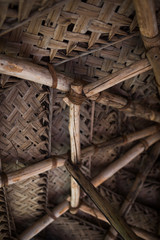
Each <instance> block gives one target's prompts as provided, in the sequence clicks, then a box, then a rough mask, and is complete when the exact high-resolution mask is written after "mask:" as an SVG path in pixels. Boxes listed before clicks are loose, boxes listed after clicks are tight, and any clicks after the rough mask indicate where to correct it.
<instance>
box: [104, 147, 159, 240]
mask: <svg viewBox="0 0 160 240" xmlns="http://www.w3.org/2000/svg"><path fill="white" fill-rule="evenodd" d="M159 153H160V142H158V143H156V144H155V145H154V146H153V148H152V150H151V151H150V153H149V155H148V156H147V157H146V158H145V161H144V163H143V166H142V168H141V169H140V172H139V173H138V174H137V176H136V179H135V181H134V183H133V185H132V187H131V189H130V191H129V193H128V194H127V197H126V199H125V201H124V202H123V204H122V206H121V208H120V215H121V216H125V215H126V214H127V213H128V212H129V211H130V209H131V208H132V206H133V203H134V202H135V200H136V198H137V196H138V194H139V192H140V191H141V189H142V187H143V184H144V182H145V180H146V178H147V175H148V173H149V171H150V170H151V168H152V167H153V165H154V163H155V162H156V160H157V158H158V156H159ZM117 235H118V232H117V231H116V230H115V229H114V228H113V227H110V229H109V232H108V233H107V235H106V237H105V238H104V240H114V239H116V237H117Z"/></svg>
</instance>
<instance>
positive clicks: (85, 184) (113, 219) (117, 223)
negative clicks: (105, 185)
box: [65, 161, 139, 240]
mask: <svg viewBox="0 0 160 240" xmlns="http://www.w3.org/2000/svg"><path fill="white" fill-rule="evenodd" d="M65 166H66V168H67V170H68V171H69V173H70V174H71V175H72V177H74V179H75V180H76V181H77V182H78V183H79V184H80V186H81V187H82V188H83V190H84V191H85V192H86V194H87V195H88V196H89V197H90V198H91V199H92V201H93V202H94V203H95V204H96V206H97V207H98V208H99V209H100V211H101V212H102V213H103V214H104V216H105V217H106V218H107V219H108V221H109V222H110V223H111V225H112V226H113V227H114V228H115V229H116V230H117V231H118V232H119V233H120V235H121V236H122V237H123V238H124V239H125V240H139V238H138V237H137V236H136V235H135V234H134V232H133V231H132V230H131V228H130V227H129V226H128V225H127V224H126V223H125V221H124V220H123V219H122V218H121V217H120V216H119V214H118V213H117V212H116V211H115V209H114V208H113V207H112V205H111V204H110V203H109V202H108V200H107V199H104V198H103V197H102V196H101V195H100V194H99V192H98V191H97V190H96V188H95V187H94V186H93V185H92V184H91V183H90V181H89V180H88V179H87V178H86V177H85V176H84V175H83V174H82V172H81V171H80V170H79V169H78V168H76V167H74V166H73V165H72V164H71V163H69V162H68V161H67V162H65Z"/></svg>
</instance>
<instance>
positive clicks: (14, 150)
mask: <svg viewBox="0 0 160 240" xmlns="http://www.w3.org/2000/svg"><path fill="white" fill-rule="evenodd" d="M46 93H47V92H46V91H44V90H43V88H42V86H41V85H38V84H34V83H28V82H26V81H23V80H21V81H20V80H19V82H17V83H16V84H14V83H12V87H9V88H8V87H7V86H6V90H3V89H2V92H1V95H0V97H1V100H2V101H1V110H0V114H1V128H0V149H1V158H2V166H3V171H4V172H12V171H15V170H18V169H20V168H22V167H25V166H26V165H30V164H32V163H34V162H36V161H39V160H41V159H44V158H45V157H46V156H47V155H48V132H47V131H48V116H47V113H48V108H47V104H48V99H47V97H46ZM7 194H8V199H9V202H10V207H11V210H12V216H13V217H14V219H15V224H16V227H17V231H18V232H20V231H22V230H23V229H24V228H26V227H27V226H28V225H30V224H31V223H32V222H34V221H35V220H36V219H37V218H38V217H40V216H41V215H42V214H43V213H44V208H45V205H46V200H47V199H46V194H47V175H46V174H43V175H41V176H36V177H33V178H30V179H28V180H26V181H22V182H20V183H17V184H14V185H10V186H8V187H7Z"/></svg>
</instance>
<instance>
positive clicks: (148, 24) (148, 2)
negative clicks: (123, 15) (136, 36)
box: [133, 0, 158, 38]
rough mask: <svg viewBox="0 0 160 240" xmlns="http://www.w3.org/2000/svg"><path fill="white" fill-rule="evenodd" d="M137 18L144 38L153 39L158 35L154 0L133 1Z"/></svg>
mask: <svg viewBox="0 0 160 240" xmlns="http://www.w3.org/2000/svg"><path fill="white" fill-rule="evenodd" d="M133 3H134V6H135V9H136V16H137V20H138V24H139V28H140V32H141V34H142V35H143V36H145V37H148V38H152V37H155V36H156V35H157V34H158V26H157V20H156V14H155V7H154V1H153V0H143V1H139V0H133Z"/></svg>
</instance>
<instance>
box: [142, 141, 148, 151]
mask: <svg viewBox="0 0 160 240" xmlns="http://www.w3.org/2000/svg"><path fill="white" fill-rule="evenodd" d="M140 143H142V144H143V146H144V149H145V151H147V149H148V148H149V144H148V142H147V141H146V140H145V139H141V140H140Z"/></svg>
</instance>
